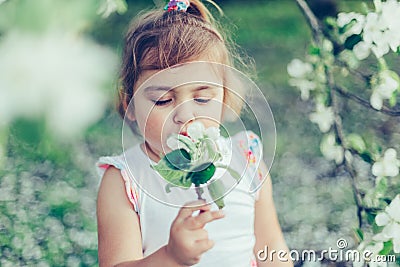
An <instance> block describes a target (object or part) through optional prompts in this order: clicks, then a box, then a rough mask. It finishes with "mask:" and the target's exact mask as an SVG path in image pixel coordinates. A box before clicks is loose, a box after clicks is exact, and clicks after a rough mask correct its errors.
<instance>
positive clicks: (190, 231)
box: [166, 200, 224, 266]
mask: <svg viewBox="0 0 400 267" xmlns="http://www.w3.org/2000/svg"><path fill="white" fill-rule="evenodd" d="M202 204H203V205H202ZM200 205H202V206H200ZM210 207H211V206H210V205H206V204H205V203H204V201H201V200H200V201H195V202H190V203H187V204H185V206H184V207H182V208H181V209H180V210H179V213H178V215H177V216H176V218H175V220H174V221H173V223H172V225H171V230H170V235H169V241H168V245H167V246H166V251H167V254H168V255H169V256H170V257H171V258H172V259H173V260H174V261H175V262H176V263H177V264H179V265H184V266H188V265H189V266H191V265H193V264H196V263H198V262H199V261H200V257H201V255H202V254H203V253H204V252H206V251H207V250H209V249H211V248H212V247H213V246H214V242H213V241H212V240H210V239H208V233H207V231H206V230H205V229H204V226H205V225H206V223H209V222H212V221H214V220H218V219H221V218H223V217H224V214H223V212H222V211H221V210H218V211H210ZM197 210H199V211H200V213H199V215H197V216H193V212H195V211H197Z"/></svg>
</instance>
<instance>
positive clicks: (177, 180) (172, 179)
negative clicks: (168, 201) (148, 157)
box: [151, 158, 191, 193]
mask: <svg viewBox="0 0 400 267" xmlns="http://www.w3.org/2000/svg"><path fill="white" fill-rule="evenodd" d="M169 164H170V163H168V162H167V160H166V159H165V158H162V159H161V160H160V161H159V162H158V164H157V165H152V166H151V167H152V168H153V169H154V170H155V171H157V172H158V173H159V174H160V175H161V177H162V178H164V179H165V180H166V181H167V182H168V183H170V184H171V186H167V187H166V188H165V189H166V191H167V193H168V192H170V187H172V186H180V187H184V188H188V187H190V185H191V182H190V180H189V182H188V180H187V179H186V176H187V174H188V173H187V172H186V171H182V170H174V169H171V168H170V167H169Z"/></svg>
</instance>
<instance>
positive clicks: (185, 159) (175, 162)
mask: <svg viewBox="0 0 400 267" xmlns="http://www.w3.org/2000/svg"><path fill="white" fill-rule="evenodd" d="M164 159H165V162H166V164H167V166H168V167H169V168H170V169H173V170H187V169H188V168H189V167H190V154H189V153H188V152H187V151H186V150H185V149H177V150H174V151H172V152H170V153H168V154H166V155H165V157H164Z"/></svg>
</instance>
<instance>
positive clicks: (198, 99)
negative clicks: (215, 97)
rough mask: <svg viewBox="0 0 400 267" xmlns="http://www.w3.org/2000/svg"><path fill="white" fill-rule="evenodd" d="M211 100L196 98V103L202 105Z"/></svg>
mask: <svg viewBox="0 0 400 267" xmlns="http://www.w3.org/2000/svg"><path fill="white" fill-rule="evenodd" d="M210 100H211V99H210V98H195V99H194V101H196V102H197V103H200V104H206V103H208V102H209V101H210Z"/></svg>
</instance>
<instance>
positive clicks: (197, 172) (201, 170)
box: [188, 162, 216, 186]
mask: <svg viewBox="0 0 400 267" xmlns="http://www.w3.org/2000/svg"><path fill="white" fill-rule="evenodd" d="M215 170H216V168H215V165H214V164H213V163H212V162H206V163H203V164H200V165H198V166H196V167H195V168H193V169H192V170H191V172H190V174H189V175H188V176H189V177H190V179H191V181H192V183H194V184H195V185H196V186H199V185H201V184H205V183H207V182H208V180H210V179H211V177H213V175H214V173H215Z"/></svg>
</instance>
